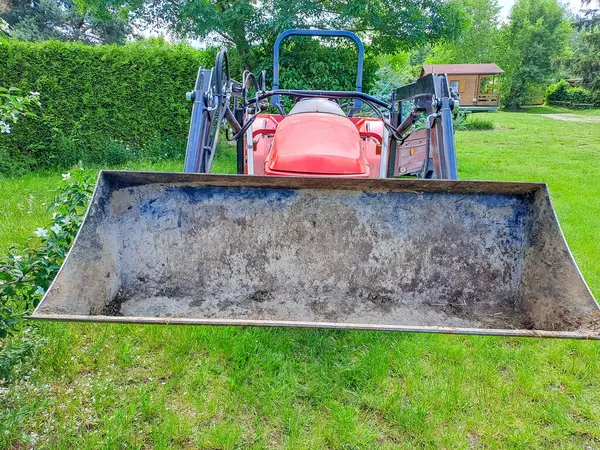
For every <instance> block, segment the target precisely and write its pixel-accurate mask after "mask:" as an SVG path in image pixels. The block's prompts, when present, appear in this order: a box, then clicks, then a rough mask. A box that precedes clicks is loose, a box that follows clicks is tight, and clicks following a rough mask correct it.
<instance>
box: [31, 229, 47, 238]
mask: <svg viewBox="0 0 600 450" xmlns="http://www.w3.org/2000/svg"><path fill="white" fill-rule="evenodd" d="M33 234H35V235H36V236H37V237H47V236H48V230H46V229H45V228H38V229H37V230H35V231H34V232H33Z"/></svg>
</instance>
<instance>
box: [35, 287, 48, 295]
mask: <svg viewBox="0 0 600 450" xmlns="http://www.w3.org/2000/svg"><path fill="white" fill-rule="evenodd" d="M45 293H46V291H45V290H44V288H43V287H41V286H38V287H37V289H36V290H35V292H34V294H39V295H44V294H45Z"/></svg>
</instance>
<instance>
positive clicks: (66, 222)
mask: <svg viewBox="0 0 600 450" xmlns="http://www.w3.org/2000/svg"><path fill="white" fill-rule="evenodd" d="M61 222H62V224H63V225H69V224H71V219H70V218H68V217H65V218H64V219H63V220H61Z"/></svg>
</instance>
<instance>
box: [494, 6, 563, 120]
mask: <svg viewBox="0 0 600 450" xmlns="http://www.w3.org/2000/svg"><path fill="white" fill-rule="evenodd" d="M508 20H509V21H508V24H506V25H505V26H503V27H502V29H501V30H500V39H499V42H498V46H497V48H496V51H497V53H498V59H499V63H500V65H501V67H502V68H503V69H504V71H505V72H506V73H505V76H504V79H503V84H502V91H503V101H504V103H505V104H506V106H507V107H508V108H509V109H518V108H519V107H521V106H522V105H524V104H526V103H528V102H529V101H531V99H532V97H533V95H534V94H535V93H536V92H541V90H542V89H543V88H544V87H545V86H546V85H547V84H548V82H549V81H550V80H551V79H552V77H553V74H554V72H555V70H556V69H555V66H554V65H553V63H554V62H555V61H556V60H558V59H559V58H560V57H561V56H562V55H563V53H564V52H565V51H566V49H567V45H568V42H569V36H570V33H571V28H570V24H569V22H568V21H567V20H566V11H565V9H564V7H563V6H562V5H560V4H559V3H558V2H557V0H517V2H516V3H515V4H514V6H513V7H512V9H511V12H510V15H509V18H508Z"/></svg>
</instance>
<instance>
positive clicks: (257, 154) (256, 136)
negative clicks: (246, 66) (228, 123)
mask: <svg viewBox="0 0 600 450" xmlns="http://www.w3.org/2000/svg"><path fill="white" fill-rule="evenodd" d="M307 114H312V115H314V114H319V115H320V116H324V117H325V118H330V117H334V120H335V119H336V118H337V119H340V120H343V121H345V124H346V125H344V128H343V130H346V131H347V132H348V135H351V136H353V139H354V140H355V141H354V142H356V145H359V146H360V148H361V152H362V155H363V156H364V159H365V160H366V165H368V170H367V172H366V173H357V174H352V173H347V174H336V173H334V172H332V170H331V169H329V167H330V166H329V164H328V163H327V165H326V166H325V171H324V172H323V173H319V172H299V171H298V169H297V168H296V171H295V172H291V171H279V170H274V169H270V168H269V167H270V164H271V161H272V155H271V151H272V149H273V145H274V141H275V136H276V135H277V136H280V135H279V133H280V131H281V130H280V126H281V125H282V124H283V123H284V122H285V121H287V120H288V119H290V118H293V117H294V115H291V116H287V117H285V118H284V117H283V116H281V115H279V114H261V115H260V116H259V117H258V118H257V119H256V121H255V122H254V125H253V127H252V136H253V141H254V145H253V152H252V153H253V156H254V174H255V175H273V176H303V175H306V176H312V177H321V176H323V177H328V176H339V177H350V178H367V177H368V178H378V177H379V161H380V159H381V156H380V155H378V154H377V144H380V143H381V141H382V135H383V123H382V122H381V120H379V119H377V118H373V117H351V118H344V117H339V116H335V115H332V114H324V113H304V114H298V115H295V117H296V118H299V117H303V116H304V117H305V116H306V115H307ZM347 125H350V126H353V127H354V130H355V131H354V130H351V129H350V128H348V126H347ZM308 130H310V131H308V132H307V131H306V128H304V124H302V129H300V130H296V131H295V132H294V135H293V136H292V137H291V139H289V142H297V143H298V144H302V148H301V149H300V152H299V153H298V154H299V155H302V156H301V157H302V158H304V157H305V156H306V155H307V154H309V153H311V150H310V147H309V146H308V145H307V142H308V140H310V139H309V138H308V135H309V134H311V133H312V129H311V128H310V127H309V128H308ZM357 132H358V135H357V134H356V133H357ZM278 139H279V138H278ZM337 140H338V134H336V133H333V134H329V137H327V138H326V139H325V140H323V141H322V142H319V143H318V144H319V147H320V146H323V145H324V144H323V143H324V142H327V143H331V142H336V141H337ZM286 142H288V141H286ZM284 145H285V144H284ZM336 145H337V144H336ZM328 147H331V145H328ZM352 147H353V146H350V148H351V149H352ZM340 150H342V149H341V148H338V151H340ZM309 159H310V157H309ZM309 170H311V169H310V168H309ZM246 173H248V172H247V167H246Z"/></svg>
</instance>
